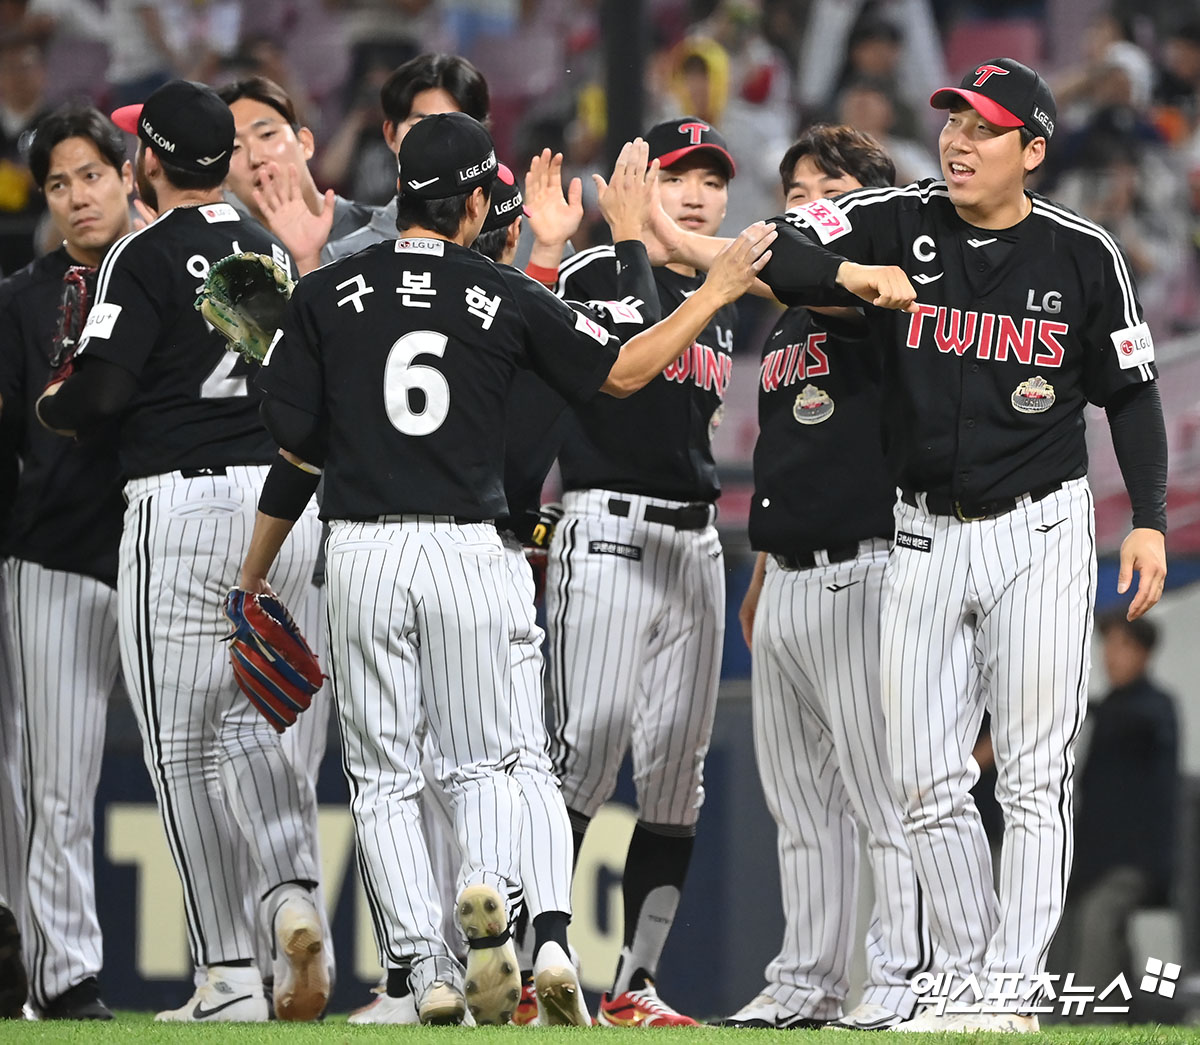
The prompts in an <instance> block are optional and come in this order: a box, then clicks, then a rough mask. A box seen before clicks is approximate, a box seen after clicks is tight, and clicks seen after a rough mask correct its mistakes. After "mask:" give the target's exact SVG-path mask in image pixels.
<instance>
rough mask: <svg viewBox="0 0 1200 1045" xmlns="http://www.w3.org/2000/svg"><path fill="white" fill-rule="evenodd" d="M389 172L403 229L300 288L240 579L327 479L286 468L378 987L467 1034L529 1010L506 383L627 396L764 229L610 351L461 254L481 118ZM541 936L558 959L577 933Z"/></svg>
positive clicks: (270, 409) (437, 126) (272, 403)
mask: <svg viewBox="0 0 1200 1045" xmlns="http://www.w3.org/2000/svg"><path fill="white" fill-rule="evenodd" d="M643 157H644V153H643ZM399 169H400V194H399V197H398V209H397V213H398V227H399V229H400V231H401V233H402V236H401V238H400V239H399V240H397V241H395V242H394V243H382V244H379V245H377V246H375V247H370V248H368V249H367V250H365V251H362V252H360V253H358V254H356V255H353V256H352V257H350V258H347V259H344V260H343V261H340V262H337V263H335V264H333V265H330V266H327V267H325V268H323V269H321V270H319V271H318V272H315V273H313V274H311V275H310V276H308V277H306V278H305V279H304V280H302V281H301V282H300V284H299V286H298V287H297V288H296V292H295V293H294V295H293V297H292V303H291V305H290V307H289V311H288V315H287V317H286V319H285V323H284V327H283V331H284V332H283V335H282V338H281V339H280V340H279V342H278V343H277V345H276V347H275V350H274V352H273V354H272V355H271V356H270V358H269V365H268V366H266V367H265V368H264V369H263V372H262V375H261V376H260V381H261V383H262V385H263V386H264V388H265V390H266V392H267V399H266V417H267V419H268V423H269V424H270V425H271V427H272V430H273V431H274V432H275V434H276V436H277V437H278V439H279V442H280V445H281V446H282V447H283V448H284V449H285V450H286V451H288V453H289V455H293V456H292V457H289V458H281V459H280V461H278V462H276V464H275V465H274V467H273V469H272V478H271V480H270V481H269V482H268V485H267V487H266V489H265V490H264V495H263V500H262V502H261V503H260V511H259V517H258V523H257V526H256V530H255V534H254V538H253V540H252V542H251V548H250V553H249V554H248V556H247V560H246V563H245V564H244V566H243V577H242V579H243V584H244V586H246V587H249V588H261V587H263V586H265V584H266V576H267V573H268V571H269V570H270V568H271V563H272V561H273V558H274V554H275V549H276V548H277V547H278V545H279V542H280V540H281V539H282V536H283V535H284V534H286V533H287V532H288V530H289V529H290V527H291V520H292V519H294V518H296V517H297V516H298V515H299V513H300V511H301V510H302V509H303V507H304V505H305V504H306V503H307V501H308V499H309V497H310V496H311V494H312V491H313V489H314V487H315V481H316V480H315V476H313V475H312V474H310V473H309V472H307V471H305V470H302V469H301V468H298V467H295V466H294V465H293V464H290V463H289V460H291V459H293V458H294V459H301V460H306V461H309V462H314V463H317V464H321V465H324V469H325V471H324V481H325V495H324V502H323V506H322V512H323V514H325V515H327V516H328V517H329V518H330V520H331V534H330V538H329V547H328V584H329V589H330V591H329V627H330V638H331V673H332V681H333V691H334V698H335V702H336V703H337V706H338V712H339V719H340V723H341V728H342V736H343V751H344V757H345V764H346V767H347V774H348V776H349V778H350V783H351V792H352V804H351V808H352V811H353V813H354V816H355V822H356V826H357V832H358V841H359V847H360V853H361V854H362V857H361V866H362V872H363V878H364V882H365V885H366V889H367V893H368V897H369V900H370V904H371V908H372V913H373V915H374V920H375V928H376V938H377V941H378V943H379V947H380V951H381V958H382V960H383V961H384V964H385V965H386V966H387V967H388V968H389V970H391V971H389V977H388V980H389V982H388V994H389V995H396V994H398V993H400V992H401V990H402V987H401V984H400V983H399V982H397V981H399V980H400V979H401V977H402V976H404V978H406V979H407V980H408V983H407V988H408V989H409V990H411V992H412V994H413V995H414V997H415V999H416V1005H417V1011H418V1013H419V1015H420V1018H421V1020H422V1022H426V1023H431V1022H457V1021H459V1020H461V1019H462V1018H463V1016H464V1013H465V1009H466V1007H467V1006H468V1005H469V1006H470V1010H471V1014H472V1015H473V1016H474V1018H475V1019H476V1020H477V1021H478V1022H485V1023H495V1022H507V1021H508V1020H509V1019H510V1018H511V1015H512V1011H513V1009H514V1008H515V1006H516V1003H517V1000H518V999H519V997H520V989H519V988H520V979H519V976H518V970H517V961H516V955H515V952H514V949H513V945H512V941H511V939H510V929H509V925H510V922H511V920H512V918H513V916H514V915H515V913H516V912H515V905H516V903H517V900H518V892H519V887H518V885H517V882H518V864H519V856H518V851H519V848H520V837H521V834H522V818H523V817H522V803H521V794H520V787H521V785H520V782H519V780H518V779H517V777H516V774H515V772H514V771H513V770H514V767H515V766H516V765H517V764H518V763H519V760H520V753H519V752H520V743H521V742H520V739H519V738H518V736H517V730H518V728H519V727H518V723H517V718H518V712H517V710H516V709H514V707H513V705H512V693H511V689H512V683H511V671H512V664H511V658H512V653H511V647H512V639H513V634H514V623H513V616H512V609H511V608H510V607H511V604H512V603H511V598H512V597H511V596H510V595H509V593H508V589H509V587H510V586H511V585H512V583H513V574H512V572H511V569H510V567H509V566H508V564H507V563H506V562H505V557H504V553H503V549H502V545H501V542H500V538H499V536H498V535H497V533H496V530H495V528H494V526H493V525H492V524H491V522H490V520H492V519H494V518H495V517H497V516H500V515H503V514H504V512H505V510H506V502H505V499H504V493H503V485H502V465H503V445H502V443H501V442H500V440H498V439H497V438H496V437H495V433H496V432H498V431H501V430H502V429H503V425H504V417H505V398H506V393H507V390H508V386H509V384H510V381H511V379H512V375H513V373H514V371H515V369H516V368H517V367H518V366H527V367H531V368H532V369H533V370H534V371H535V372H537V373H538V374H539V375H540V376H541V377H543V378H544V379H545V380H546V381H547V382H548V383H549V384H550V385H551V387H552V388H554V389H555V390H556V391H557V392H558V393H559V394H560V395H562V396H563V397H564V398H566V399H568V400H570V401H578V400H580V399H583V398H586V397H589V396H591V395H593V394H594V393H595V391H596V390H597V389H599V388H603V389H604V390H605V391H608V392H610V393H612V394H618V395H626V394H629V393H631V392H632V391H634V390H635V389H636V388H638V387H640V386H641V385H643V384H644V383H645V382H647V381H649V380H650V379H651V377H652V376H653V375H654V374H655V373H657V372H659V371H660V370H661V369H662V367H663V366H665V365H666V364H667V362H668V361H669V360H670V359H671V358H674V356H675V355H677V354H678V351H679V347H680V346H681V345H682V344H684V343H686V342H687V341H688V340H690V338H692V337H694V336H695V334H696V333H698V332H699V331H700V330H701V329H702V328H703V326H704V325H705V324H706V323H707V322H708V320H709V319H710V318H711V316H712V314H713V313H714V312H715V311H716V310H717V309H718V308H719V307H721V306H722V305H723V304H724V303H725V301H727V300H729V299H730V297H731V296H736V295H737V294H738V293H740V292H741V290H742V289H743V288H744V286H745V285H747V284H748V282H749V278H748V274H750V275H752V273H753V271H754V265H758V264H761V258H760V259H759V261H758V262H755V263H754V265H751V264H750V263H749V259H751V258H752V257H753V256H754V255H756V254H757V252H758V251H759V250H761V249H762V248H763V246H765V244H766V243H767V242H769V237H768V238H766V239H759V237H760V236H762V234H763V231H764V230H763V229H762V228H761V227H760V228H759V229H757V230H754V232H753V233H751V234H748V235H747V236H743V237H742V238H741V239H740V240H739V246H738V248H737V251H738V253H736V254H734V255H727V256H726V257H727V264H726V266H725V267H726V271H725V272H724V273H722V274H720V275H718V273H716V272H714V273H713V275H712V276H710V279H709V283H708V284H706V285H705V287H703V288H701V289H700V290H698V291H697V293H696V295H694V296H693V297H692V298H691V299H690V301H688V302H686V303H685V304H684V306H683V307H681V309H680V310H679V311H678V312H677V313H676V314H675V315H673V316H671V317H669V318H668V319H667V320H664V321H663V322H662V323H660V324H658V325H657V326H656V327H654V328H652V329H651V330H649V331H645V332H643V333H642V334H640V335H638V336H637V337H636V338H634V339H633V340H632V341H630V342H628V343H627V344H626V345H625V346H623V347H621V349H620V350H619V351H618V350H617V349H616V346H615V342H616V339H615V338H614V337H613V336H612V335H610V334H608V333H607V332H606V331H605V330H604V329H603V328H602V327H600V326H599V325H598V324H594V323H592V322H591V321H589V320H588V319H587V318H586V317H585V316H581V315H579V314H578V313H575V312H573V311H572V310H570V309H569V308H567V307H566V306H564V305H563V304H562V303H561V302H559V301H558V300H557V299H555V298H554V296H553V295H552V294H550V293H549V292H547V291H546V290H544V289H543V288H541V287H539V286H538V285H537V284H535V283H534V282H533V281H532V280H530V279H528V278H527V277H525V276H523V275H521V274H520V273H517V272H514V271H512V270H510V269H506V268H502V267H498V266H496V265H494V264H493V263H492V262H490V261H488V260H487V259H485V258H483V257H481V256H480V255H479V254H477V253H475V252H473V251H469V250H466V249H465V247H466V245H468V244H470V243H471V242H472V241H473V240H474V238H475V236H476V235H477V234H478V231H479V229H480V228H481V226H482V224H483V221H484V220H485V218H486V215H487V212H488V207H489V198H490V193H491V187H492V183H493V181H494V179H495V177H496V160H495V152H494V149H493V146H492V142H491V137H490V135H488V133H487V132H486V130H484V128H483V127H482V126H481V125H480V124H479V123H477V122H476V121H474V120H472V119H471V118H470V117H468V116H466V115H464V114H461V113H447V114H439V115H435V116H429V117H426V118H425V119H424V120H422V121H420V122H419V123H418V124H417V125H416V126H415V127H414V128H413V129H412V130H410V131H409V133H408V136H407V137H406V138H405V140H404V142H403V143H402V145H401V147H400V153H399ZM755 240H757V241H758V242H757V246H754V247H753V248H752V246H751V245H752V243H754V241H755ZM763 256H764V257H765V256H768V255H763ZM713 276H717V277H718V278H717V279H716V280H714V279H713ZM345 345H353V346H355V351H354V354H353V355H352V356H350V357H346V356H345V355H342V356H339V357H338V360H339V361H340V363H341V365H336V363H335V360H334V358H333V357H330V356H328V355H327V353H329V352H331V351H339V352H343V351H344V347H343V346H345ZM381 392H382V394H381ZM527 595H528V593H527ZM426 730H427V731H428V736H429V738H430V741H431V743H432V744H433V746H434V748H435V750H436V751H437V753H438V766H439V772H440V774H441V775H442V776H443V784H444V786H445V787H446V788H447V790H448V792H449V794H450V797H451V802H452V805H453V808H454V814H455V828H456V833H457V836H458V841H459V845H460V847H461V849H462V852H463V856H464V862H463V868H462V872H461V874H460V877H459V882H460V893H459V900H458V905H457V913H458V918H459V921H460V925H461V926H462V928H463V931H464V934H465V935H466V937H467V940H468V944H469V947H470V950H469V954H468V960H467V967H466V973H465V980H464V978H463V974H462V972H461V971H460V969H459V967H458V965H457V963H456V962H455V960H454V959H453V957H452V956H451V953H450V949H449V947H448V945H447V944H446V942H445V941H444V940H443V939H442V938H441V935H440V932H439V928H438V923H439V920H440V912H439V911H438V903H437V894H436V886H435V883H434V882H433V880H432V873H431V869H430V866H429V862H428V857H427V853H426V851H425V843H424V839H423V836H422V833H421V831H420V827H419V824H418V819H419V812H418V807H417V802H416V799H417V796H418V794H419V792H420V789H421V787H422V773H421V768H420V761H421V742H422V733H424V732H425V731H426ZM546 928H547V930H548V935H550V937H551V940H552V942H553V943H554V944H556V945H557V948H558V949H559V950H560V951H561V952H563V953H565V951H566V936H565V923H560V924H558V925H553V926H548V927H546ZM544 946H545V945H544ZM405 968H407V969H408V970H409V971H408V973H407V975H406V976H405V975H404V974H403V973H402V972H401V970H402V969H405ZM571 975H572V976H573V972H572V973H571ZM464 995H465V996H464Z"/></svg>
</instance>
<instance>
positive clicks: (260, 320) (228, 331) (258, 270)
mask: <svg viewBox="0 0 1200 1045" xmlns="http://www.w3.org/2000/svg"><path fill="white" fill-rule="evenodd" d="M295 285H296V284H295V282H294V281H293V280H292V279H290V278H289V277H288V275H287V273H286V272H284V271H283V269H281V268H280V267H279V266H278V265H277V264H276V263H275V262H274V261H273V260H272V259H271V258H268V257H267V256H266V255H265V254H254V253H250V252H247V253H244V254H231V255H229V257H227V258H222V259H221V260H220V261H218V262H217V263H216V264H215V265H213V267H212V268H211V269H209V272H208V276H207V277H205V280H204V286H203V287H201V288H200V294H199V296H198V297H197V298H196V309H197V310H198V311H199V312H200V314H201V315H202V316H203V317H204V318H205V319H207V320H208V321H209V322H210V323H211V324H212V325H213V326H214V327H215V328H216V329H217V330H218V331H219V332H220V333H221V334H222V335H224V337H225V339H226V340H227V341H228V342H229V347H230V348H232V349H233V350H234V351H236V352H239V353H241V355H242V357H243V358H244V359H247V360H248V361H250V362H251V363H261V362H262V361H263V359H264V358H265V357H266V354H267V351H268V350H269V349H270V347H271V343H272V342H273V341H274V340H275V336H276V334H277V332H278V330H279V326H280V323H281V322H282V321H283V310H284V306H286V305H287V301H288V298H290V297H291V296H292V287H294V286H295Z"/></svg>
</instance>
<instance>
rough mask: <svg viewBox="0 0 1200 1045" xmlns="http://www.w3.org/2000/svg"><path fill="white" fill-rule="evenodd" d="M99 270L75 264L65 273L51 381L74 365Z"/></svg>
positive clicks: (65, 375)
mask: <svg viewBox="0 0 1200 1045" xmlns="http://www.w3.org/2000/svg"><path fill="white" fill-rule="evenodd" d="M95 289H96V270H95V269H94V268H89V267H87V266H86V265H72V266H71V267H70V268H68V269H67V271H66V272H64V273H63V280H62V296H61V297H60V298H59V301H58V329H57V330H56V331H55V333H54V355H52V356H51V357H50V380H49V382H48V383H49V384H55V383H56V382H58V381H65V380H66V379H67V378H68V377H70V376H71V372H72V371H73V370H74V369H75V352H76V350H77V349H78V348H79V342H80V340H81V338H82V335H83V328H84V325H85V324H86V323H87V317H88V312H90V311H91V308H92V294H93V292H94V291H95Z"/></svg>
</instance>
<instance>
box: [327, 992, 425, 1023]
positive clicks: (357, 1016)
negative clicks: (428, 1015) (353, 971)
mask: <svg viewBox="0 0 1200 1045" xmlns="http://www.w3.org/2000/svg"><path fill="white" fill-rule="evenodd" d="M346 1022H347V1023H408V1024H413V1023H420V1022H421V1017H420V1016H418V1015H417V999H416V998H414V997H413V996H412V995H411V994H406V995H404V997H403V998H393V997H391V995H388V994H379V995H376V997H375V1000H374V1001H373V1002H371V1003H370V1004H368V1005H364V1006H363V1007H362V1008H361V1009H359V1010H358V1011H356V1012H352V1013H351V1014H350V1016H349V1017H348V1018H347V1020H346Z"/></svg>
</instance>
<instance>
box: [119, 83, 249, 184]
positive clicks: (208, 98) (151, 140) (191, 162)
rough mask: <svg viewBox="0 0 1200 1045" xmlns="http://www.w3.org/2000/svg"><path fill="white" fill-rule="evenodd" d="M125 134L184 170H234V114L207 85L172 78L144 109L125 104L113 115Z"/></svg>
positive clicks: (142, 106) (151, 97) (153, 95)
mask: <svg viewBox="0 0 1200 1045" xmlns="http://www.w3.org/2000/svg"><path fill="white" fill-rule="evenodd" d="M112 121H113V123H115V124H116V125H117V126H118V127H120V128H121V130H123V131H127V132H128V133H130V134H136V135H137V136H138V138H140V139H141V140H142V141H143V142H145V143H146V144H147V145H149V146H150V147H151V148H153V149H154V151H155V152H157V153H158V154H159V158H160V159H163V160H166V161H167V162H168V163H170V164H172V165H173V166H175V167H179V168H180V169H182V170H186V171H193V172H196V173H203V172H214V173H219V174H220V175H221V176H222V177H224V176H225V172H226V171H228V170H229V157H230V155H231V154H232V152H233V113H231V112H230V111H229V106H228V105H226V104H225V103H224V102H223V101H221V99H220V98H219V97H217V93H216V92H215V91H214V90H213V89H212V88H211V87H208V86H206V85H205V84H202V83H192V82H191V81H188V80H171V81H170V82H169V83H165V84H163V86H162V87H160V88H159V89H158V90H157V91H155V92H154V93H153V94H152V95H150V97H149V98H147V99H146V102H145V104H144V105H124V106H122V107H121V108H120V109H117V110H116V112H114V113H113V114H112Z"/></svg>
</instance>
